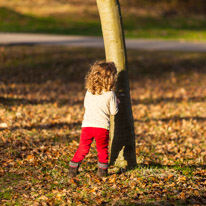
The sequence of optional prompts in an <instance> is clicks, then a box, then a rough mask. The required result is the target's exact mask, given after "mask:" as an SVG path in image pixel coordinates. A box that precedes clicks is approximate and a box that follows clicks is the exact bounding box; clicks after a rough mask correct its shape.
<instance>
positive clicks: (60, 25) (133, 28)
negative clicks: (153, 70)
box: [0, 7, 206, 41]
mask: <svg viewBox="0 0 206 206" xmlns="http://www.w3.org/2000/svg"><path fill="white" fill-rule="evenodd" d="M72 15H75V14H72ZM72 15H71V16H69V14H64V15H61V16H55V15H53V16H52V15H51V16H47V17H43V16H35V15H34V14H28V13H25V14H21V13H18V12H17V11H15V10H13V9H11V8H10V9H9V8H6V7H0V31H2V32H28V33H48V34H66V35H89V36H101V35H102V32H101V25H100V20H99V18H98V15H96V17H95V18H92V19H91V18H89V15H88V17H87V16H84V17H82V18H80V17H78V15H76V16H77V18H73V17H72ZM82 19H83V20H82ZM123 23H124V31H125V35H126V37H128V38H149V39H150V38H152V39H175V40H190V41H206V34H205V33H206V30H205V28H206V23H205V19H204V17H197V16H194V15H192V16H190V17H189V18H188V17H184V16H172V17H169V18H165V17H152V16H137V15H132V14H127V15H126V14H125V15H124V14H123Z"/></svg>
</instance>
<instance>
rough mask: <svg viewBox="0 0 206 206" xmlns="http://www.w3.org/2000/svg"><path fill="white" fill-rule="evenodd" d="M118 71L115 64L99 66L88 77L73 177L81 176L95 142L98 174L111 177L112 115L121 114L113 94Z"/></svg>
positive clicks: (72, 162)
mask: <svg viewBox="0 0 206 206" xmlns="http://www.w3.org/2000/svg"><path fill="white" fill-rule="evenodd" d="M116 76H117V69H116V67H115V64H114V63H113V62H96V63H94V65H93V66H91V68H90V71H89V72H88V74H87V76H86V89H87V92H86V95H85V98H84V107H85V114H84V119H83V122H82V130H81V137H80V143H79V148H78V149H77V151H76V153H75V155H74V157H73V158H72V160H71V161H70V164H69V176H70V177H74V176H76V175H77V173H78V168H79V165H80V163H81V161H82V160H83V159H84V157H85V156H86V155H87V154H88V152H89V149H90V146H91V143H92V141H93V139H95V140H96V147H97V152H98V160H99V162H98V172H97V175H98V176H100V177H103V176H106V175H107V169H108V142H109V126H110V115H115V114H117V112H118V102H117V98H116V96H115V93H114V91H113V89H114V86H115V83H116Z"/></svg>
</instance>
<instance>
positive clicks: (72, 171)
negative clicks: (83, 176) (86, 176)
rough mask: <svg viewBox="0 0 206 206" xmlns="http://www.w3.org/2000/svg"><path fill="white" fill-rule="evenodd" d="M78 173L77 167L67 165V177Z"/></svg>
mask: <svg viewBox="0 0 206 206" xmlns="http://www.w3.org/2000/svg"><path fill="white" fill-rule="evenodd" d="M77 174H78V167H69V174H68V175H69V177H75V176H77Z"/></svg>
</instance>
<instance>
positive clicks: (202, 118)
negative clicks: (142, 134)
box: [134, 116, 206, 123]
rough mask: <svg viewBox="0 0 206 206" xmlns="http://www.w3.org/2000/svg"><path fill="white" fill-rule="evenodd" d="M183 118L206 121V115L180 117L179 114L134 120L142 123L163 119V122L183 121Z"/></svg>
mask: <svg viewBox="0 0 206 206" xmlns="http://www.w3.org/2000/svg"><path fill="white" fill-rule="evenodd" d="M182 120H196V121H198V122H205V121H206V117H178V116H173V117H169V118H148V119H146V120H138V119H137V120H134V121H135V122H141V123H145V122H150V121H156V122H158V121H161V122H171V121H172V122H178V121H182Z"/></svg>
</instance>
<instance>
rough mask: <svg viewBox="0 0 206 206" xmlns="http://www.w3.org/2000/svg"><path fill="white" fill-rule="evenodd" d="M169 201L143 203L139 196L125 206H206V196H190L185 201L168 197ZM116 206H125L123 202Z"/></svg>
mask: <svg viewBox="0 0 206 206" xmlns="http://www.w3.org/2000/svg"><path fill="white" fill-rule="evenodd" d="M167 199H168V200H162V201H150V202H141V201H138V196H137V197H136V198H135V199H134V200H130V201H124V205H128V206H187V205H206V195H200V196H197V195H190V196H189V197H187V198H185V199H173V198H170V197H167ZM116 205H123V204H122V201H120V203H117V204H116Z"/></svg>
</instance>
